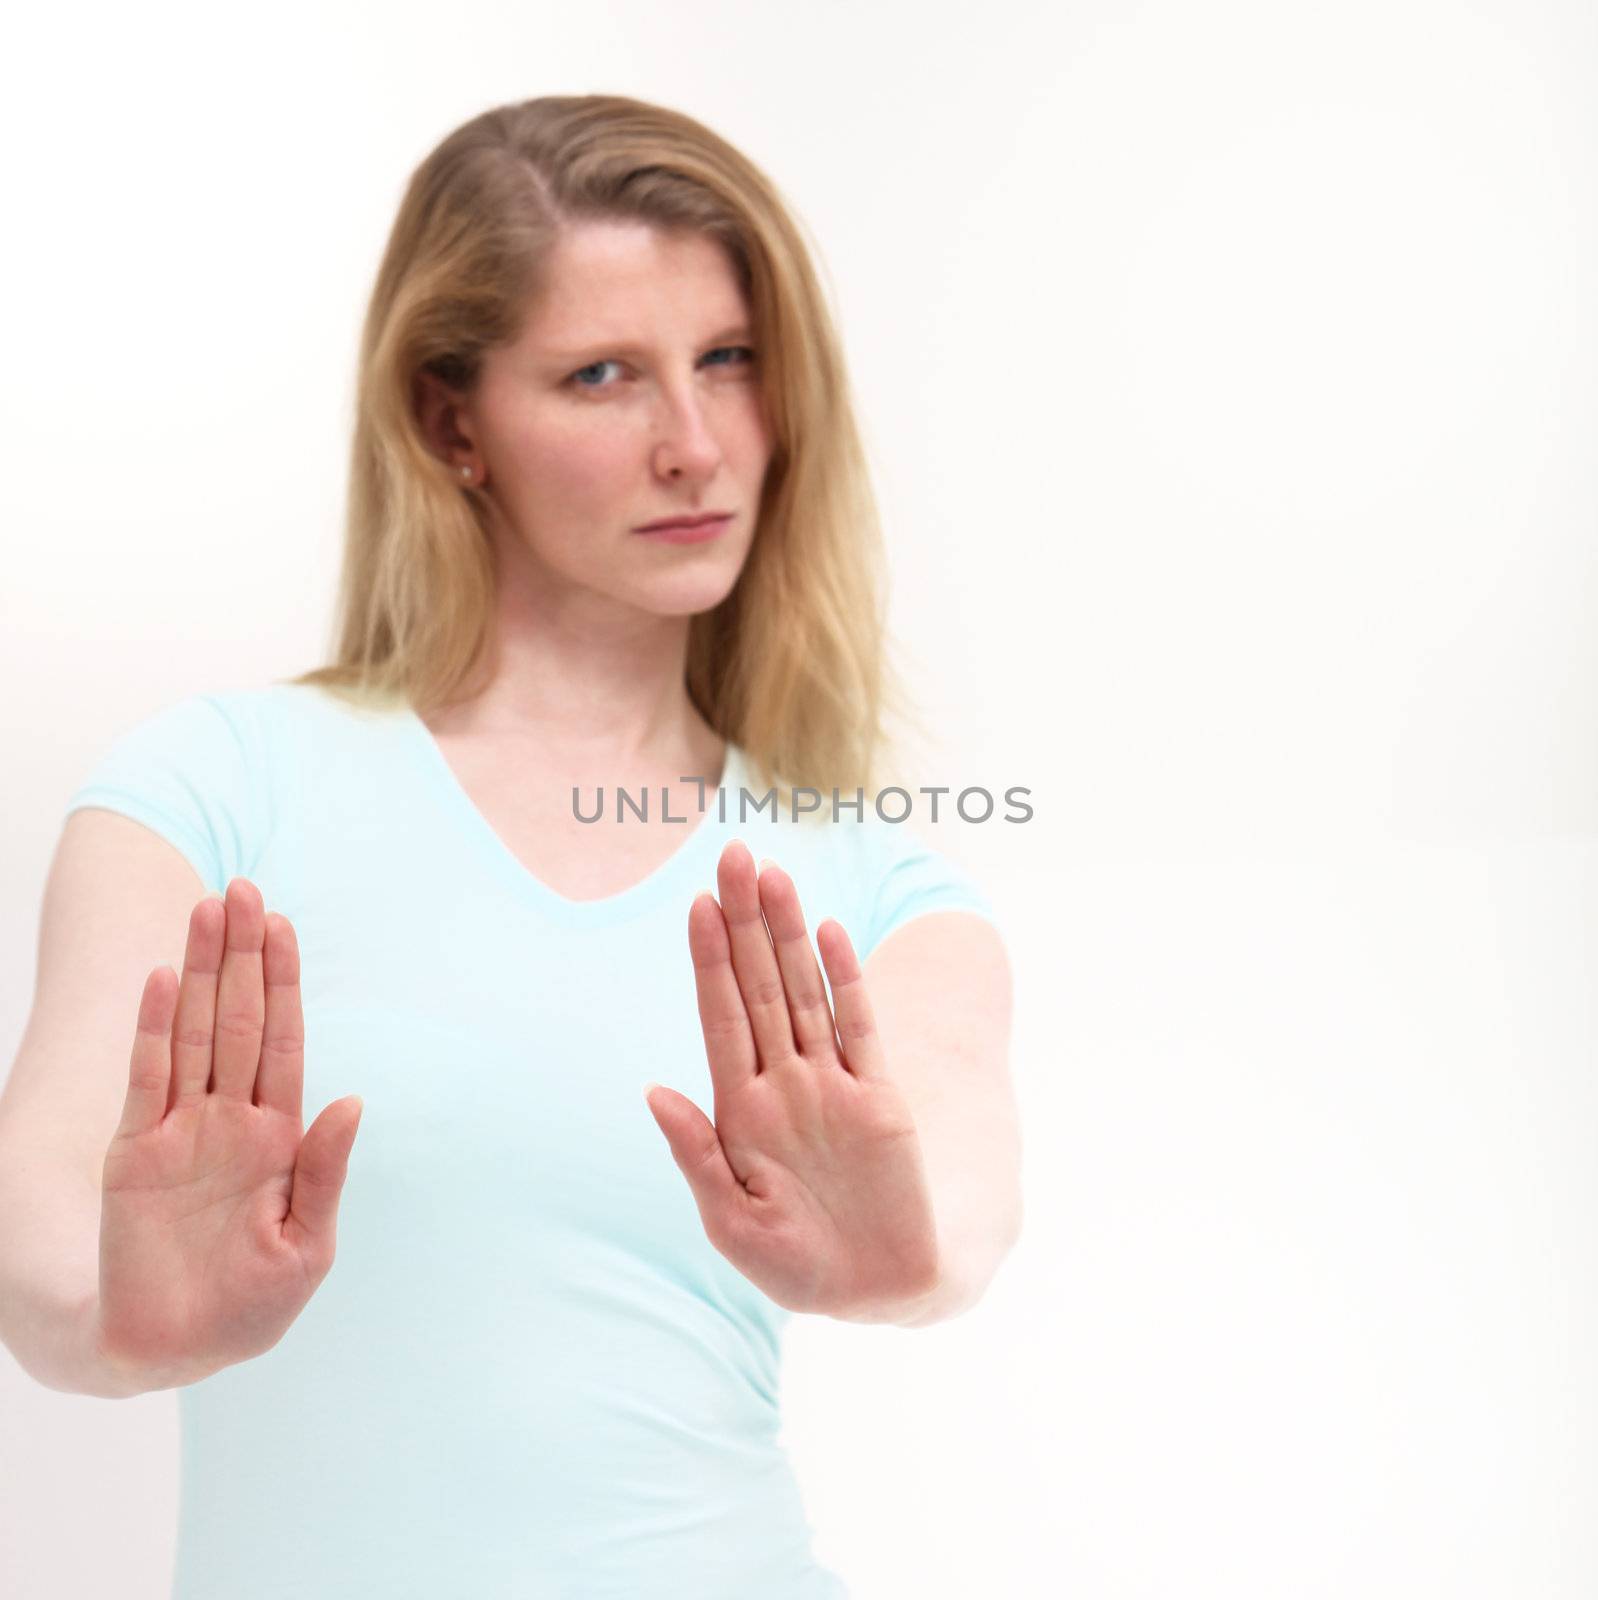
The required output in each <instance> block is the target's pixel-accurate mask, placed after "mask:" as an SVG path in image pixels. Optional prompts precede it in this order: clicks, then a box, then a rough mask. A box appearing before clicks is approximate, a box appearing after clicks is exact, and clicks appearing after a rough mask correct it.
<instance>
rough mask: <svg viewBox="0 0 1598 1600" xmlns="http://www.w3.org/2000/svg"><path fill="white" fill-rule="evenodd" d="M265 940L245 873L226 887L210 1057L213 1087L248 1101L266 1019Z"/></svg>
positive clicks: (257, 900) (258, 903)
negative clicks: (223, 939) (224, 932)
mask: <svg viewBox="0 0 1598 1600" xmlns="http://www.w3.org/2000/svg"><path fill="white" fill-rule="evenodd" d="M265 943H266V907H265V905H264V904H263V903H262V900H261V891H260V890H259V889H257V888H256V887H255V885H254V884H253V883H251V882H250V880H249V879H248V878H234V879H233V880H232V882H231V883H229V884H228V886H227V943H226V945H225V947H224V949H223V951H222V971H221V974H220V976H219V977H218V978H217V984H216V1045H215V1048H214V1050H213V1052H212V1057H211V1061H212V1077H213V1081H214V1086H215V1089H216V1092H217V1093H218V1094H219V1095H222V1096H223V1097H224V1098H226V1099H229V1100H243V1101H245V1102H246V1103H248V1102H249V1101H250V1100H251V1099H252V1098H253V1096H254V1094H255V1073H256V1069H257V1068H258V1067H259V1066H260V1064H261V1030H262V1028H263V1027H264V1026H265V1024H266V993H265V990H264V989H263V987H262V983H261V967H262V960H261V952H262V948H263V946H264V945H265Z"/></svg>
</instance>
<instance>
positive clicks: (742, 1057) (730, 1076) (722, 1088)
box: [688, 894, 760, 1104]
mask: <svg viewBox="0 0 1598 1600" xmlns="http://www.w3.org/2000/svg"><path fill="white" fill-rule="evenodd" d="M688 950H689V954H690V955H692V957H693V961H694V988H695V989H696V990H697V991H698V995H699V1026H700V1027H701V1028H702V1029H703V1030H704V1035H705V1057H706V1059H707V1060H708V1061H709V1063H710V1081H711V1083H712V1085H713V1086H714V1087H715V1091H716V1097H717V1100H718V1101H719V1102H721V1103H723V1104H724V1103H725V1101H724V1100H723V1098H722V1097H723V1096H725V1095H727V1094H728V1093H729V1092H730V1091H731V1090H733V1089H735V1088H737V1087H738V1086H739V1085H741V1084H743V1083H746V1082H747V1081H748V1080H749V1079H750V1078H752V1077H754V1075H755V1073H756V1072H757V1071H758V1070H759V1067H760V1063H759V1061H758V1059H757V1057H756V1055H755V1036H754V1031H753V1030H752V1029H751V1028H750V1026H749V1013H748V1012H747V1011H746V1010H745V1009H744V1000H743V994H742V992H741V991H740V990H739V988H738V979H737V976H736V975H735V974H734V972H733V970H732V946H731V944H730V942H729V941H728V938H727V924H726V922H725V920H724V919H723V917H722V914H721V907H720V906H718V905H717V904H716V897H715V896H714V895H713V894H701V895H697V896H696V897H695V899H694V903H693V904H692V905H691V906H690V907H689V908H688Z"/></svg>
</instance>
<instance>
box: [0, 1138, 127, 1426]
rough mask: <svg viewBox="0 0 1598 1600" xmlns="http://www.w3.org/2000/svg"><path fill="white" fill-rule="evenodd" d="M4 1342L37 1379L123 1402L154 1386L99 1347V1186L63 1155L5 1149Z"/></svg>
mask: <svg viewBox="0 0 1598 1600" xmlns="http://www.w3.org/2000/svg"><path fill="white" fill-rule="evenodd" d="M0 1218H3V1219H4V1222H3V1227H0V1342H3V1343H4V1344H5V1346H6V1348H7V1349H9V1350H10V1351H11V1353H12V1355H13V1356H15V1357H16V1360H17V1363H18V1365H19V1366H21V1367H22V1369H23V1371H25V1372H26V1373H27V1374H28V1375H29V1376H30V1377H31V1378H33V1379H35V1380H36V1381H37V1382H39V1383H42V1384H43V1385H44V1386H45V1387H46V1388H47V1389H58V1390H60V1391H62V1392H63V1393H66V1394H88V1395H96V1396H98V1397H100V1398H102V1399H108V1400H121V1399H126V1398H128V1397H129V1396H131V1395H135V1394H142V1393H144V1392H145V1391H146V1390H147V1389H148V1388H150V1387H151V1385H149V1384H147V1383H143V1382H139V1381H137V1380H135V1379H134V1378H133V1377H131V1376H130V1375H128V1374H126V1373H122V1372H119V1371H117V1370H116V1369H114V1368H112V1367H111V1366H110V1365H109V1364H108V1363H107V1362H106V1361H105V1360H104V1359H103V1358H102V1357H101V1356H100V1354H99V1352H98V1350H97V1349H96V1348H95V1342H94V1333H95V1315H96V1312H97V1309H98V1306H99V1277H100V1266H99V1247H100V1193H99V1189H98V1187H95V1186H91V1185H90V1184H89V1183H88V1182H87V1181H86V1180H85V1179H84V1178H83V1177H82V1176H81V1175H80V1174H78V1173H76V1172H73V1171H70V1170H67V1169H66V1168H64V1167H63V1164H62V1162H61V1160H60V1159H59V1158H54V1157H50V1156H46V1155H42V1154H33V1153H29V1154H19V1153H18V1151H17V1149H16V1146H15V1144H11V1145H9V1146H7V1147H6V1148H5V1149H4V1150H3V1151H0Z"/></svg>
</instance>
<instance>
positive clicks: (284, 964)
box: [255, 911, 305, 1119]
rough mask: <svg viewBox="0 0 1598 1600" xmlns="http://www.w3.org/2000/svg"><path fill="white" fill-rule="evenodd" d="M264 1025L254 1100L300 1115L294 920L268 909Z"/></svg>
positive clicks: (301, 1032) (301, 1051)
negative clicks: (291, 920)
mask: <svg viewBox="0 0 1598 1600" xmlns="http://www.w3.org/2000/svg"><path fill="white" fill-rule="evenodd" d="M262 976H263V980H264V982H265V984H266V1025H265V1027H264V1028H263V1029H262V1032H261V1065H260V1069H259V1070H258V1071H257V1072H256V1074H255V1103H256V1105H258V1106H270V1107H271V1108H272V1109H273V1110H274V1111H281V1112H282V1113H283V1115H284V1116H286V1117H294V1118H295V1119H299V1118H300V1116H301V1107H302V1106H303V1104H304V1094H305V1015H304V1009H303V1007H302V1005H301V1003H300V946H299V941H298V939H296V938H295V935H294V924H293V923H292V922H290V921H289V919H288V918H287V917H285V916H283V915H281V914H280V913H279V912H276V911H269V912H267V914H266V943H265V947H264V949H263V951H262Z"/></svg>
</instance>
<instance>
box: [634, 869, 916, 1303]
mask: <svg viewBox="0 0 1598 1600" xmlns="http://www.w3.org/2000/svg"><path fill="white" fill-rule="evenodd" d="M717 881H718V887H719V889H720V901H719V903H718V901H717V899H716V897H715V896H712V895H710V894H708V893H707V894H702V895H700V896H699V897H698V898H697V899H696V900H695V901H694V903H693V905H692V907H691V908H690V910H689V914H688V945H689V951H690V954H691V955H692V958H693V966H694V979H695V983H696V985H697V988H698V995H699V1019H700V1023H701V1026H702V1027H703V1030H704V1038H705V1051H706V1054H707V1056H708V1058H709V1063H710V1076H711V1083H712V1088H713V1091H714V1095H715V1121H714V1123H712V1122H711V1121H710V1120H709V1119H708V1118H706V1116H705V1115H704V1113H703V1112H702V1111H701V1110H700V1109H699V1107H698V1106H696V1105H695V1104H694V1103H693V1101H692V1100H689V1099H688V1098H687V1097H686V1096H685V1095H681V1094H678V1093H677V1092H676V1091H675V1090H673V1089H668V1088H663V1087H659V1086H652V1087H651V1088H650V1089H649V1091H648V1103H649V1109H650V1111H651V1112H652V1113H653V1115H654V1118H655V1121H656V1123H657V1124H658V1126H659V1127H660V1130H661V1132H662V1133H663V1134H664V1135H665V1138H666V1142H667V1143H668V1144H669V1145H670V1147H671V1153H672V1156H673V1158H674V1159H675V1160H676V1163H677V1166H678V1168H679V1169H680V1170H681V1172H682V1174H683V1177H684V1178H685V1179H686V1180H687V1182H688V1186H689V1188H690V1189H691V1190H692V1191H693V1196H694V1200H695V1202H696V1204H697V1205H698V1207H699V1215H700V1219H701V1221H702V1222H703V1224H704V1228H705V1234H706V1237H707V1238H708V1239H709V1240H710V1242H711V1243H712V1244H713V1245H714V1246H715V1247H716V1249H717V1250H719V1251H720V1252H721V1254H722V1255H723V1256H725V1257H726V1258H727V1260H728V1261H730V1262H731V1263H732V1264H733V1266H735V1267H736V1268H737V1269H738V1270H739V1271H740V1272H741V1273H743V1275H744V1276H745V1277H746V1278H748V1279H749V1281H750V1282H751V1283H753V1284H754V1285H755V1286H756V1287H757V1288H759V1289H761V1290H762V1291H763V1292H764V1293H765V1294H767V1295H768V1296H769V1297H770V1298H771V1299H772V1300H774V1301H775V1302H776V1303H777V1304H778V1305H780V1306H783V1307H785V1308H787V1309H788V1310H790V1311H811V1312H820V1313H823V1314H826V1315H831V1316H844V1317H854V1318H857V1319H858V1320H862V1321H869V1320H888V1319H889V1318H890V1317H896V1316H897V1315H898V1314H899V1313H901V1312H903V1313H908V1312H910V1311H912V1310H913V1309H914V1308H915V1307H916V1306H917V1305H919V1304H920V1303H921V1302H922V1301H923V1300H925V1299H926V1298H927V1297H928V1296H929V1295H930V1293H931V1292H932V1290H933V1289H934V1287H935V1285H936V1283H937V1280H938V1271H939V1260H938V1245H937V1232H936V1228H935V1225H934V1220H933V1211H932V1197H931V1194H930V1192H929V1190H928V1187H927V1180H926V1174H925V1170H924V1166H923V1162H922V1155H921V1145H920V1141H919V1138H918V1136H917V1134H916V1128H915V1123H914V1121H913V1119H912V1116H911V1112H910V1107H909V1104H908V1103H907V1101H906V1099H905V1097H904V1095H903V1094H902V1093H901V1092H900V1090H899V1089H898V1088H897V1087H896V1085H895V1084H894V1082H893V1079H892V1077H891V1075H890V1073H889V1070H888V1065H887V1062H886V1061H885V1060H884V1058H883V1050H882V1043H881V1040H880V1039H879V1037H878V1035H877V1031H876V1025H875V1022H874V1021H873V1019H872V1013H871V1004H870V1001H869V999H868V998H867V995H866V986H865V980H864V978H863V977H862V975H861V971H860V963H859V961H858V960H857V959H856V957H855V953H854V947H853V945H852V944H851V943H850V941H849V936H848V934H847V933H845V931H844V929H843V927H842V925H841V924H840V923H838V922H836V921H833V920H831V919H828V920H826V921H824V922H822V923H821V925H820V926H819V927H818V928H817V929H816V942H817V944H818V946H819V947H820V950H821V956H822V960H823V961H824V962H825V963H826V969H827V977H828V979H829V980H830V982H831V986H832V1003H831V1005H830V1006H829V1004H828V1001H827V992H826V988H825V987H824V985H823V983H822V976H821V969H820V968H819V967H818V966H817V964H816V957H815V954H814V952H813V951H812V949H811V946H810V939H809V935H808V934H807V932H806V930H805V920H804V914H803V912H802V911H801V910H800V906H799V897H798V894H797V893H796V891H795V889H794V884H793V880H792V879H791V878H790V877H789V876H788V875H787V874H786V873H785V872H783V871H782V870H781V869H780V868H778V867H777V866H775V865H774V864H770V863H768V864H767V865H766V866H765V868H764V870H763V871H761V872H759V873H758V874H757V873H756V870H755V863H754V859H753V857H752V856H751V855H750V853H749V851H748V849H747V848H746V847H745V846H744V844H743V843H742V842H740V841H736V840H735V841H734V842H733V843H731V844H729V845H728V846H727V848H726V849H725V850H724V851H723V852H722V856H721V860H720V863H719V864H718V867H717ZM768 928H769V930H770V931H769V933H768V931H767V930H768ZM861 1313H864V1315H861Z"/></svg>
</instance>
